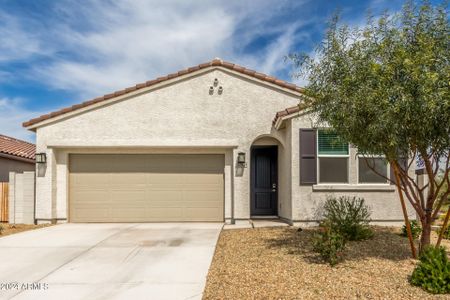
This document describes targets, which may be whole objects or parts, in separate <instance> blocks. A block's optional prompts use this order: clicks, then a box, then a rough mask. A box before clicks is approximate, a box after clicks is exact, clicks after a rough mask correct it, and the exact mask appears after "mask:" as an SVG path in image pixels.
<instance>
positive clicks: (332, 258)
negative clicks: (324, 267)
mask: <svg viewBox="0 0 450 300" xmlns="http://www.w3.org/2000/svg"><path fill="white" fill-rule="evenodd" d="M320 229H321V231H320V232H319V233H318V234H316V235H315V237H314V241H313V246H314V251H316V252H318V253H319V254H320V256H321V257H322V259H323V260H324V261H326V262H328V263H329V264H330V265H331V266H334V265H336V264H337V263H338V262H339V261H340V260H341V259H342V255H343V251H344V249H345V237H344V236H342V235H341V234H340V233H339V232H336V231H334V230H333V229H332V228H331V227H330V226H329V223H324V224H322V225H321V228H320Z"/></svg>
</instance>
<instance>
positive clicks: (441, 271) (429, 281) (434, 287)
mask: <svg viewBox="0 0 450 300" xmlns="http://www.w3.org/2000/svg"><path fill="white" fill-rule="evenodd" d="M411 284H412V285H415V286H419V287H421V288H423V289H424V290H426V291H428V292H430V293H433V294H447V293H450V262H449V260H448V257H447V254H446V252H445V248H444V247H439V248H435V247H433V246H429V247H427V248H425V249H424V250H423V252H422V254H421V255H420V262H419V264H418V265H417V267H416V268H415V269H414V272H413V273H412V276H411Z"/></svg>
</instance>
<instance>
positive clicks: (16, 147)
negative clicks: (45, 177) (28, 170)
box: [0, 134, 36, 161]
mask: <svg viewBox="0 0 450 300" xmlns="http://www.w3.org/2000/svg"><path fill="white" fill-rule="evenodd" d="M35 153H36V146H35V145H34V144H32V143H28V142H25V141H22V140H18V139H15V138H12V137H9V136H6V135H2V134H0V155H1V154H3V155H4V156H8V157H10V158H12V159H14V158H19V159H26V160H30V161H33V160H34V156H35Z"/></svg>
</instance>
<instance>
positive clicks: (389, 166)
mask: <svg viewBox="0 0 450 300" xmlns="http://www.w3.org/2000/svg"><path fill="white" fill-rule="evenodd" d="M364 157H367V158H385V156H384V155H365V156H364V155H361V154H358V155H357V156H356V184H357V185H379V186H386V185H387V186H389V185H391V183H390V181H389V180H387V181H386V182H385V183H379V182H359V159H360V158H364ZM390 169H391V164H390V163H389V162H388V163H387V164H386V173H387V174H386V177H387V178H389V179H391V172H389V170H390Z"/></svg>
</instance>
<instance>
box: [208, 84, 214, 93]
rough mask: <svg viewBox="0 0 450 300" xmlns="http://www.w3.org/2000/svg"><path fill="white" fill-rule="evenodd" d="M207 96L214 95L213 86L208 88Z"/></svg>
mask: <svg viewBox="0 0 450 300" xmlns="http://www.w3.org/2000/svg"><path fill="white" fill-rule="evenodd" d="M209 94H210V95H212V94H214V87H213V86H210V87H209Z"/></svg>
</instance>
